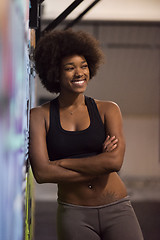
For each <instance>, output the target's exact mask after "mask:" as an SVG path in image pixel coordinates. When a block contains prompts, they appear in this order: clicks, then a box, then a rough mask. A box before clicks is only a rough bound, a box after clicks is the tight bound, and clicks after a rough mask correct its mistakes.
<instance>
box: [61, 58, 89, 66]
mask: <svg viewBox="0 0 160 240" xmlns="http://www.w3.org/2000/svg"><path fill="white" fill-rule="evenodd" d="M86 62H87V61H86V60H84V61H82V62H81V63H82V64H83V63H86ZM67 65H74V62H68V63H66V64H64V67H65V66H67Z"/></svg>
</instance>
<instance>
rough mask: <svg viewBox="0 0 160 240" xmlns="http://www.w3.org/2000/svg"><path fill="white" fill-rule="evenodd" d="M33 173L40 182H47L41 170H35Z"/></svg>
mask: <svg viewBox="0 0 160 240" xmlns="http://www.w3.org/2000/svg"><path fill="white" fill-rule="evenodd" d="M33 175H34V178H35V180H36V182H37V183H38V184H42V183H46V179H45V177H44V176H43V174H42V173H41V172H34V173H33Z"/></svg>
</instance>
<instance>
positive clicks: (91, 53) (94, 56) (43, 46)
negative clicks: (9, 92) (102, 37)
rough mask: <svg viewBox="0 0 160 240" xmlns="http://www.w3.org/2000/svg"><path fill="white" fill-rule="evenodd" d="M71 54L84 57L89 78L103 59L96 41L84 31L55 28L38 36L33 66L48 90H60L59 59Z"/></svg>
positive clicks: (56, 91)
mask: <svg viewBox="0 0 160 240" xmlns="http://www.w3.org/2000/svg"><path fill="white" fill-rule="evenodd" d="M72 55H81V56H84V57H85V59H86V61H87V63H88V66H89V71H90V79H91V78H92V77H93V76H95V74H96V72H97V69H98V68H99V66H100V64H101V62H102V60H103V53H102V51H101V49H100V47H99V43H98V41H97V40H96V39H95V38H94V37H92V36H91V35H89V34H88V33H86V32H83V31H78V32H73V31H72V30H56V31H51V32H49V33H46V34H45V35H44V36H43V37H41V38H40V40H39V42H38V44H37V46H36V49H35V53H34V60H35V68H36V72H37V73H38V75H39V77H40V80H41V82H42V84H43V86H44V87H45V88H46V89H47V90H48V91H49V92H52V93H58V92H60V83H59V79H60V67H61V60H62V59H63V58H64V57H67V56H72Z"/></svg>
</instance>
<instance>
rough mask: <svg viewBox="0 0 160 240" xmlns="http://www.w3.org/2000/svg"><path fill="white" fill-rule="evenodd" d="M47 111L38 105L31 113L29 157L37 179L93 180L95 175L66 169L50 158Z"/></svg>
mask: <svg viewBox="0 0 160 240" xmlns="http://www.w3.org/2000/svg"><path fill="white" fill-rule="evenodd" d="M45 111H46V110H45V108H44V107H37V108H34V109H32V110H31V113H30V139H29V158H30V163H31V167H32V171H33V174H34V177H35V179H36V181H37V182H38V183H63V182H82V181H89V180H91V178H93V176H92V177H91V176H88V175H85V174H81V173H78V172H76V171H72V170H68V169H65V168H63V167H61V166H58V165H56V164H54V161H53V162H52V161H50V160H49V156H48V151H47V145H46V122H45ZM53 134H54V133H53Z"/></svg>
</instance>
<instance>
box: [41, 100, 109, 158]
mask: <svg viewBox="0 0 160 240" xmlns="http://www.w3.org/2000/svg"><path fill="white" fill-rule="evenodd" d="M85 104H86V106H87V109H88V113H89V117H90V125H89V127H88V128H87V129H84V130H82V131H67V130H64V129H63V128H62V127H61V123H60V114H59V102H58V98H56V99H54V100H52V101H51V102H50V127H49V130H48V133H47V136H46V141H47V149H48V155H49V159H50V161H53V160H58V159H63V158H81V157H87V156H93V155H96V154H98V153H101V152H102V144H103V142H104V141H105V138H106V132H105V127H104V124H103V122H102V119H101V117H100V114H99V112H98V108H97V105H96V103H95V101H94V99H93V98H90V97H86V96H85Z"/></svg>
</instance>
